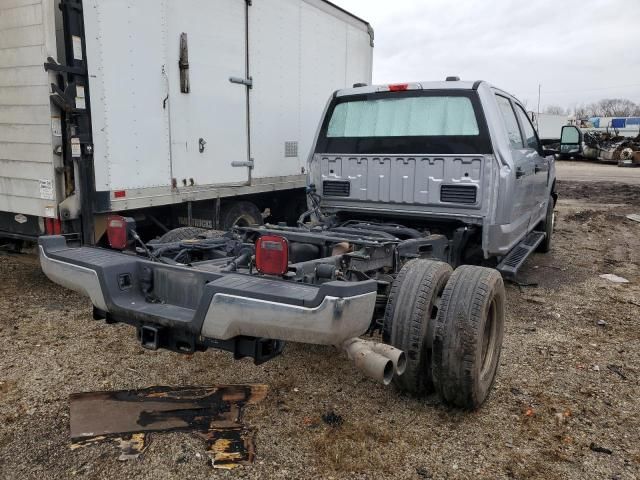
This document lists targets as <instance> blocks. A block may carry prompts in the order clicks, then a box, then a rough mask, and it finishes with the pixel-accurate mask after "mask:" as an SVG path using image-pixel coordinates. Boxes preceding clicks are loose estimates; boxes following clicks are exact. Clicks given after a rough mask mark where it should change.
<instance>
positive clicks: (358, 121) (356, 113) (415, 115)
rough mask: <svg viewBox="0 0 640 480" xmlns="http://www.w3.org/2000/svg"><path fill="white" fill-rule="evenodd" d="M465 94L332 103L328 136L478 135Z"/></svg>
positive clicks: (476, 124)
mask: <svg viewBox="0 0 640 480" xmlns="http://www.w3.org/2000/svg"><path fill="white" fill-rule="evenodd" d="M478 133H479V129H478V122H477V121H476V117H475V114H474V111H473V105H472V104H471V100H469V99H468V98H466V97H409V98H381V99H372V100H360V101H351V102H343V103H339V104H338V105H336V108H335V109H334V110H333V115H332V116H331V120H330V121H329V126H328V128H327V136H328V137H419V136H452V135H478Z"/></svg>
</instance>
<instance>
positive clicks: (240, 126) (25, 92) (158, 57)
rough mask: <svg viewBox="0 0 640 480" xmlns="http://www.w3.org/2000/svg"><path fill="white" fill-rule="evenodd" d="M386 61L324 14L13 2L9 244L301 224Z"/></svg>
mask: <svg viewBox="0 0 640 480" xmlns="http://www.w3.org/2000/svg"><path fill="white" fill-rule="evenodd" d="M372 51H373V30H372V29H371V26H370V25H369V24H368V23H367V22H365V21H363V20H361V19H359V18H357V17H355V16H354V15H352V14H350V13H348V12H346V11H344V10H342V9H341V8H339V7H337V6H335V5H333V4H331V3H329V2H327V1H324V0H256V1H253V0H215V1H211V0H0V237H4V238H13V239H19V240H33V239H35V238H36V237H38V236H39V235H41V234H45V233H49V234H51V233H63V234H65V235H66V236H67V238H68V239H69V240H72V241H73V240H77V241H80V242H82V243H85V244H95V243H98V242H99V241H100V239H101V237H102V236H103V233H104V230H105V225H106V219H107V217H108V215H109V214H111V213H113V212H120V213H122V212H127V213H126V215H127V216H132V217H135V218H136V220H137V222H138V224H139V225H140V224H141V223H142V224H143V225H147V226H148V230H149V232H151V231H153V230H154V229H155V228H156V227H157V228H161V229H163V230H168V229H170V228H173V227H177V226H181V225H188V226H202V227H208V228H215V227H218V228H227V227H228V226H229V223H233V222H236V221H240V220H242V221H244V222H246V223H254V222H260V221H261V220H262V217H263V216H264V215H266V214H268V212H271V215H272V217H271V219H270V221H274V220H275V221H284V220H286V219H287V217H288V216H290V217H291V218H293V216H294V215H295V214H296V213H297V212H296V207H297V206H298V205H300V206H301V207H302V206H304V201H305V197H304V186H305V181H306V180H305V178H306V175H305V174H306V172H305V168H306V167H305V165H306V160H307V155H308V152H309V150H310V148H311V143H312V141H313V137H314V134H315V132H316V129H317V123H318V122H319V120H320V117H321V114H322V111H323V109H324V107H325V104H326V101H327V98H328V97H329V96H330V95H331V93H332V92H333V91H335V90H337V89H340V88H344V87H346V86H351V85H352V84H357V83H370V81H371V68H372ZM143 230H144V227H143Z"/></svg>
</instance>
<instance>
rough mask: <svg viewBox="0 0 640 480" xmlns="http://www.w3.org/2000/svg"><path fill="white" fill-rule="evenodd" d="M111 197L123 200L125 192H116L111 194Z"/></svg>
mask: <svg viewBox="0 0 640 480" xmlns="http://www.w3.org/2000/svg"><path fill="white" fill-rule="evenodd" d="M113 196H114V198H124V197H126V196H127V192H125V191H124V190H118V191H116V192H113Z"/></svg>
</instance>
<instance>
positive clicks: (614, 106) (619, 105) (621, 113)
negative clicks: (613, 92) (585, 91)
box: [589, 98, 638, 117]
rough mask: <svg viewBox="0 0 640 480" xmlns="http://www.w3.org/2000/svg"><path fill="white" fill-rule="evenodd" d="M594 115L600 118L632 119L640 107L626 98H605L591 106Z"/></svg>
mask: <svg viewBox="0 0 640 480" xmlns="http://www.w3.org/2000/svg"><path fill="white" fill-rule="evenodd" d="M589 109H591V110H592V114H593V115H595V116H599V117H630V116H631V115H633V114H634V112H636V111H637V109H638V105H636V104H635V103H633V102H632V101H631V100H628V99H626V98H604V99H602V100H600V101H599V102H597V103H592V104H591V105H589Z"/></svg>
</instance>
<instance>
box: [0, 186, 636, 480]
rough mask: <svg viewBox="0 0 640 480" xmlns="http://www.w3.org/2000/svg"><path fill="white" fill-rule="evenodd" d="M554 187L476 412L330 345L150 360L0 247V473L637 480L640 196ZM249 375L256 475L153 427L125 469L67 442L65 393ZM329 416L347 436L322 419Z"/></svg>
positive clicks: (124, 334) (126, 333) (616, 189)
mask: <svg viewBox="0 0 640 480" xmlns="http://www.w3.org/2000/svg"><path fill="white" fill-rule="evenodd" d="M560 193H561V198H562V200H561V201H560V203H559V208H558V223H557V232H556V236H555V244H554V247H553V251H552V252H551V254H548V255H535V256H534V257H533V258H532V259H530V260H529V262H528V264H527V266H526V269H525V270H524V271H523V275H522V281H523V283H527V284H537V285H530V286H526V287H525V286H515V285H509V286H508V287H507V296H508V312H507V313H508V317H507V325H506V332H505V343H504V349H503V356H502V361H501V366H500V370H499V373H498V378H497V381H496V385H495V388H494V391H493V393H492V395H491V396H490V398H489V400H488V402H487V403H486V404H485V406H484V407H483V408H482V409H480V410H479V411H478V412H475V413H462V412H457V411H453V410H449V409H447V408H444V407H442V406H440V405H439V404H438V401H437V399H436V398H429V399H427V400H416V399H412V398H409V397H406V396H402V395H399V394H397V393H396V392H395V391H394V389H393V388H391V387H383V386H380V385H377V384H375V383H373V382H372V381H369V380H367V379H365V378H363V377H362V376H361V375H360V374H359V373H358V372H357V371H355V369H354V368H353V367H352V366H351V364H350V363H349V362H348V361H346V360H345V358H344V356H343V355H341V354H338V353H336V352H335V351H334V350H332V349H331V348H324V347H314V346H303V345H293V344H292V345H288V346H287V349H286V350H285V354H284V355H283V356H282V357H280V358H278V359H276V360H274V361H272V362H270V363H267V364H266V365H263V366H260V367H256V366H254V365H253V364H252V363H250V362H249V361H242V362H235V363H234V362H233V360H232V358H231V355H229V354H226V353H221V352H215V351H210V352H206V353H200V354H196V355H193V356H180V355H177V354H173V353H170V352H150V351H146V350H143V349H142V348H140V347H139V346H138V345H137V343H136V341H135V339H134V331H133V329H132V328H130V327H127V326H122V325H116V326H110V325H106V324H105V323H104V322H96V321H93V320H92V319H91V308H90V305H89V303H88V301H87V300H86V299H84V298H81V297H79V296H78V295H76V294H75V293H73V292H70V291H67V290H65V289H63V288H60V287H58V286H56V285H54V284H52V283H50V282H49V281H48V280H47V279H46V278H45V277H44V275H43V274H42V273H41V271H40V269H39V267H38V264H37V262H36V259H35V257H34V256H32V255H0V342H1V344H2V355H1V356H0V422H1V423H0V424H1V425H2V427H1V430H0V478H2V479H38V480H42V479H48V478H56V479H61V478H70V477H74V476H78V477H81V478H105V479H107V478H108V479H112V478H141V479H152V478H153V479H156V478H163V479H181V480H182V479H184V478H194V479H199V478H218V477H221V478H334V479H339V478H377V479H378V478H417V479H424V478H434V479H439V478H442V479H445V478H447V479H455V478H545V479H549V478H568V479H583V478H590V479H633V478H640V400H639V398H640V381H639V380H640V271H639V270H638V264H640V224H638V223H636V222H633V221H631V220H628V219H626V218H625V215H626V214H628V213H634V212H635V213H640V189H638V188H637V187H628V186H621V185H615V184H593V183H584V182H581V183H569V182H562V183H561V187H560ZM604 273H614V274H617V275H620V276H623V277H625V278H627V279H629V280H630V282H631V283H629V284H627V285H616V284H613V283H611V282H608V281H605V280H603V279H600V278H599V275H600V274H604ZM599 321H601V322H600V323H602V322H604V324H602V325H599V324H598V322H599ZM251 382H255V383H266V384H268V385H269V386H270V388H271V391H270V394H269V396H268V397H267V399H266V400H265V401H264V402H263V403H262V404H260V405H257V406H254V407H250V408H248V409H247V412H246V413H247V415H246V422H247V423H248V424H249V425H250V426H251V427H252V428H253V429H255V431H256V433H257V435H256V443H257V451H258V458H257V461H256V463H255V465H252V466H250V467H243V468H241V469H239V470H236V471H234V472H221V471H214V470H212V469H211V468H210V467H209V466H207V464H206V461H205V459H204V455H203V453H204V444H203V443H202V442H201V441H200V440H198V439H197V438H196V437H194V436H192V435H189V434H184V433H171V434H155V435H153V437H152V442H151V445H150V447H149V449H148V450H147V452H146V453H145V454H144V455H143V456H142V458H141V459H139V460H136V461H129V462H124V463H123V462H119V461H118V460H117V457H118V451H117V449H116V447H115V446H114V445H112V444H108V443H106V444H98V445H93V446H90V447H87V448H83V449H79V450H73V451H72V450H70V448H69V414H68V412H69V404H68V396H69V394H70V393H73V392H82V391H92V390H111V389H130V388H142V387H147V386H152V385H207V384H214V383H251ZM330 411H333V412H335V413H336V414H338V415H340V416H342V418H343V420H344V423H343V424H342V425H341V426H339V427H331V426H329V425H326V424H325V423H324V422H323V421H322V420H321V416H322V415H323V414H326V413H327V412H330ZM592 447H593V448H596V447H603V448H605V449H608V451H609V452H610V453H603V452H598V451H594V450H593V449H592ZM596 449H597V448H596Z"/></svg>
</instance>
